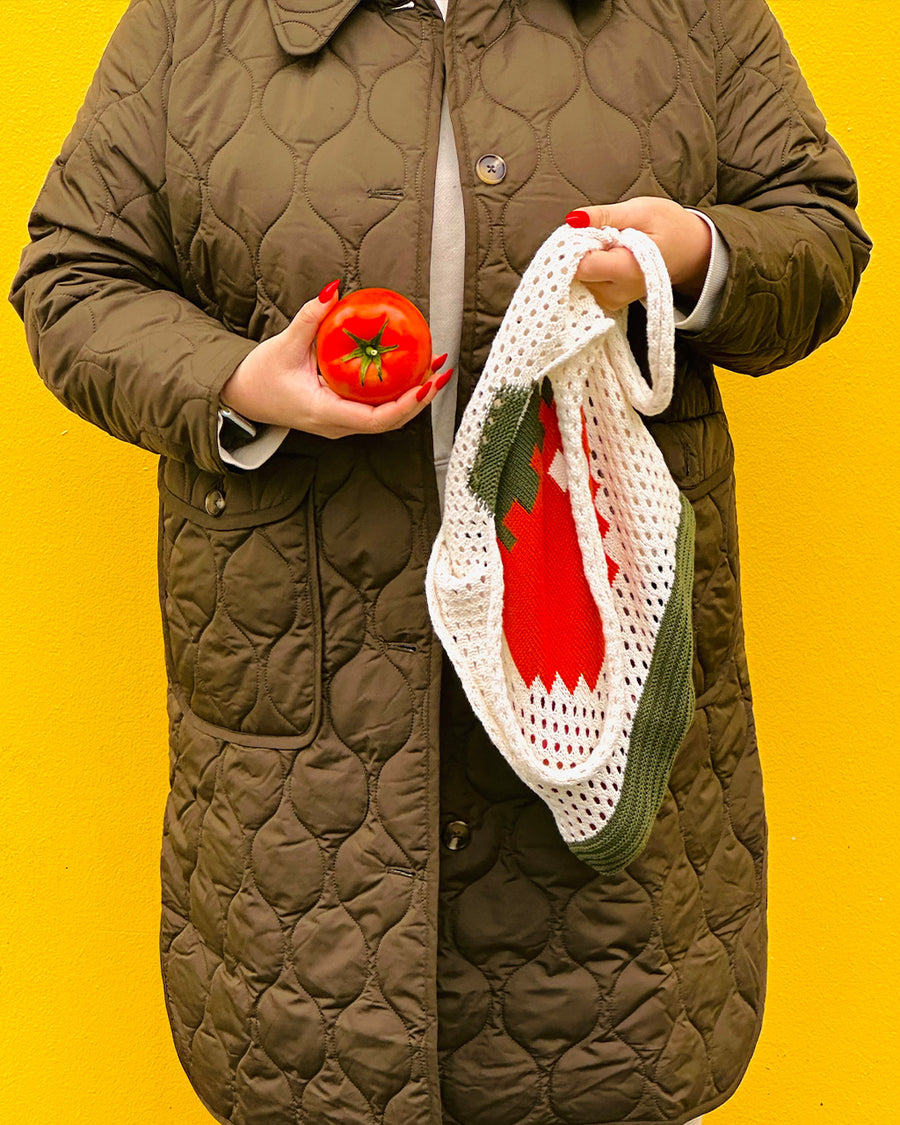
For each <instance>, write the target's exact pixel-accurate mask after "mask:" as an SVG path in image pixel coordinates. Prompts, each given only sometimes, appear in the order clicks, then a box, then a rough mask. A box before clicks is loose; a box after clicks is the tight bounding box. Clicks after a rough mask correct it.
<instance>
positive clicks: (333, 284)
mask: <svg viewBox="0 0 900 1125" xmlns="http://www.w3.org/2000/svg"><path fill="white" fill-rule="evenodd" d="M340 284H341V279H340V278H336V279H335V280H334V281H329V282H328V284H327V285H326V286H325V288H324V289H323V290H322V292H321V293H320V294H319V300H320V301H321V302H322V304H323V305H327V304H328V302H329V301H330V300H331V298H332V297H333V296H334V295H335V293H337V291H338V286H339V285H340Z"/></svg>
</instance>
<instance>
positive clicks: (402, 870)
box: [385, 867, 416, 879]
mask: <svg viewBox="0 0 900 1125" xmlns="http://www.w3.org/2000/svg"><path fill="white" fill-rule="evenodd" d="M385 871H387V873H388V875H402V876H403V878H404V879H415V877H416V873H415V871H410V870H409V868H408V867H386V868H385Z"/></svg>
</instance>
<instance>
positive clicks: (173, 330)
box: [10, 0, 255, 472]
mask: <svg viewBox="0 0 900 1125" xmlns="http://www.w3.org/2000/svg"><path fill="white" fill-rule="evenodd" d="M171 19H172V17H171V15H170V13H169V12H168V11H167V9H166V7H165V6H164V3H163V0H132V2H131V4H130V5H129V7H128V9H127V11H126V12H125V14H124V16H123V17H122V20H121V21H120V23H119V25H118V27H117V28H116V30H115V32H114V33H113V36H112V39H111V40H110V42H109V45H108V46H107V48H106V51H105V52H104V54H103V57H102V59H101V61H100V65H99V67H98V70H97V73H96V74H95V76H94V80H93V83H92V85H91V87H90V89H89V91H88V94H87V97H86V100H85V102H84V105H83V106H82V107H81V110H80V111H79V114H78V117H77V119H76V122H75V125H74V127H73V129H72V132H71V133H70V134H69V136H68V137H67V138H66V140H65V142H64V144H63V148H62V151H61V153H60V155H59V156H58V157H57V159H56V161H55V162H54V164H53V167H52V168H51V170H50V172H49V175H48V176H47V179H46V181H45V183H44V186H43V188H42V189H41V192H40V195H39V196H38V199H37V202H36V204H35V206H34V209H33V211H32V214H31V216H30V218H29V223H28V229H29V233H30V235H31V243H30V245H29V246H27V247H26V248H25V250H24V251H23V253H22V258H21V262H20V266H19V270H18V272H17V274H16V277H15V279H14V280H13V284H12V289H11V292H10V300H11V302H12V304H13V306H14V307H15V309H16V311H17V312H18V313H19V315H20V316H21V317H22V319H23V320H24V322H25V329H26V336H27V339H28V346H29V349H30V351H31V355H32V357H33V359H34V363H35V366H36V367H37V369H38V371H39V373H40V375H41V377H42V378H43V379H44V381H45V382H46V384H47V386H48V387H49V388H50V390H51V391H53V393H54V394H55V395H56V396H57V397H58V398H59V399H61V400H62V402H63V403H65V405H66V406H68V407H69V408H70V409H71V410H73V411H74V412H75V413H76V414H79V415H80V416H81V417H83V418H86V419H87V420H88V421H90V422H93V423H95V424H96V425H98V426H100V427H101V428H102V429H104V430H106V431H108V432H109V433H111V434H113V435H114V436H116V437H118V438H121V439H123V440H124V441H129V442H133V443H136V444H138V445H141V446H144V447H145V448H147V449H150V450H152V451H154V452H156V453H161V454H164V455H166V456H169V457H174V458H177V459H179V460H183V461H194V462H196V463H197V464H198V465H200V466H201V467H202V468H205V469H210V470H213V471H219V472H221V471H223V469H224V466H223V464H222V461H221V459H220V456H219V452H218V441H217V431H218V418H217V408H218V396H219V391H220V389H221V387H222V385H223V384H224V383H225V381H226V380H227V379H228V377H229V376H230V375H231V374H232V372H233V371H234V370H235V368H236V367H237V366H238V364H239V363H240V362H241V360H242V359H243V358H244V357H245V356H246V355H247V354H248V353H249V352H250V351H252V350H253V347H254V346H255V342H254V341H252V340H248V339H247V338H246V337H244V336H242V335H241V334H240V333H239V332H232V331H229V329H228V328H227V327H226V326H224V325H223V324H222V323H220V322H219V321H218V320H216V319H215V318H213V317H211V316H208V315H207V314H206V313H204V312H203V311H202V310H201V309H200V308H198V307H197V306H196V305H195V304H193V303H192V302H191V301H190V300H188V299H187V298H186V297H185V296H184V294H183V292H182V289H181V285H180V281H179V276H180V275H179V268H178V261H177V255H176V250H175V246H174V240H173V236H172V230H171V224H170V221H169V212H168V206H167V199H166V173H165V145H166V98H167V92H168V85H169V76H170V69H171V62H172V27H171Z"/></svg>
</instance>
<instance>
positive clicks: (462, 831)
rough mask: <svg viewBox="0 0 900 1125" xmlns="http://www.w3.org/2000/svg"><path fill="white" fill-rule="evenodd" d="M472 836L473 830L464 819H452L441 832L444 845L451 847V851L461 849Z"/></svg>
mask: <svg viewBox="0 0 900 1125" xmlns="http://www.w3.org/2000/svg"><path fill="white" fill-rule="evenodd" d="M471 838H472V830H471V829H470V828H469V826H468V824H466V822H465V821H464V820H451V821H450V823H449V824H445V825H444V830H443V832H441V840H443V842H444V847H445V848H449V849H450V851H451V852H458V851H461V850H462V849H463V848H464V847H466V845H467V844H468V843H469V840H471Z"/></svg>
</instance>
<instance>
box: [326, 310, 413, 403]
mask: <svg viewBox="0 0 900 1125" xmlns="http://www.w3.org/2000/svg"><path fill="white" fill-rule="evenodd" d="M385 328H387V317H385V318H384V324H382V326H381V327H380V328H379V329H378V331H377V332H376V333H375V335H374V336H372V337H370V338H369V339H368V340H366V339H364V338H363V337H362V336H357V335H356V333H355V332H351V331H350V329H349V328H345V329H344V332H346V334H347V335H348V336H349V337H350V339H351V340H353V342H354V343H355V344H356V347H355V348H354V349H353V351H352V352H347V354H346V355H342V356H341V358H340V362H341V363H348V362H349V361H350V360H352V359H358V360H359V383H360V386H362V387H364V386H365V385H366V375H367V374H368V373H369V368H370V367H372V366H373V365H374V367H375V374H376V375H377V376H378V381H379V383H383V382H384V372H383V370H382V367H381V357H382V356H383V355H384V354H385V353H386V352H395V351H396V350H397V348H399V347H400V345H399V344H387V345H385V344H382V342H381V337H382V336H383V335H384V330H385Z"/></svg>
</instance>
